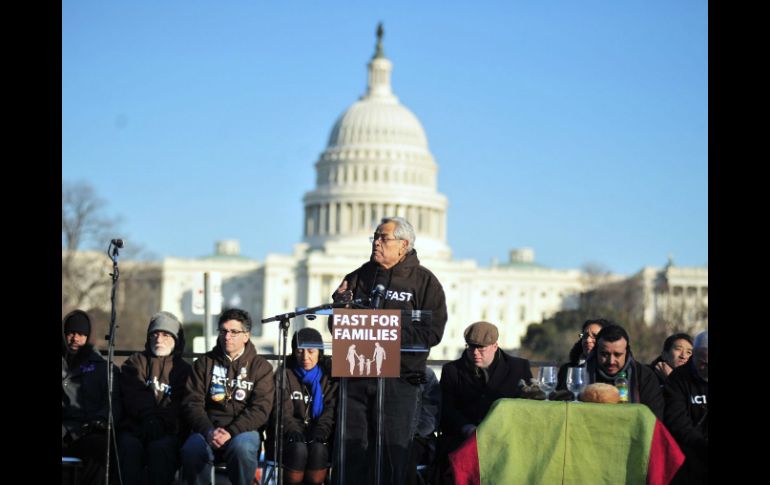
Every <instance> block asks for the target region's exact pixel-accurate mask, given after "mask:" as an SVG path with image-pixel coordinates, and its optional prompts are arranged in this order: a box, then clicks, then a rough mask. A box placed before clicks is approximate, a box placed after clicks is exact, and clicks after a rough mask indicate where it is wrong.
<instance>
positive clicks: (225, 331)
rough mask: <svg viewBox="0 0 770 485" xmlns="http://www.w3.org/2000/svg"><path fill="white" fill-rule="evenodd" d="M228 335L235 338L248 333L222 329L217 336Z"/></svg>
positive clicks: (246, 331)
mask: <svg viewBox="0 0 770 485" xmlns="http://www.w3.org/2000/svg"><path fill="white" fill-rule="evenodd" d="M228 333H229V334H230V335H232V336H233V337H236V336H238V335H240V334H242V333H249V332H248V330H225V329H224V328H223V329H222V330H220V331H219V335H221V336H223V337H224V336H225V335H227V334H228Z"/></svg>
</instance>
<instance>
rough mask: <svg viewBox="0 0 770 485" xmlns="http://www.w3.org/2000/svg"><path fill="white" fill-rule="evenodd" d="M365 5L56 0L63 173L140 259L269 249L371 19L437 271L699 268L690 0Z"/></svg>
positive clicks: (703, 171) (699, 146)
mask: <svg viewBox="0 0 770 485" xmlns="http://www.w3.org/2000/svg"><path fill="white" fill-rule="evenodd" d="M366 3H367V2H322V1H291V2H267V1H230V2H213V1H164V2H154V1H141V0H136V1H131V2H99V1H90V0H88V1H86V0H78V1H73V0H67V1H65V2H63V4H62V179H63V180H64V181H86V182H89V183H91V184H92V185H93V186H94V187H95V189H96V190H97V192H98V194H99V195H100V196H101V197H103V198H104V199H105V200H106V201H107V206H106V208H105V211H106V212H107V213H108V214H111V215H119V216H120V217H121V218H122V222H121V225H120V227H121V228H122V232H121V234H120V235H121V236H123V237H125V239H126V240H127V242H128V244H131V243H132V242H134V243H140V244H141V245H142V246H143V247H144V248H146V249H147V250H149V251H151V252H152V253H154V254H155V255H157V256H177V257H197V256H202V255H206V254H210V253H211V252H212V251H213V248H214V242H215V241H216V240H220V239H230V238H232V239H239V240H240V243H241V252H242V253H243V254H244V255H246V256H250V257H254V258H257V259H264V257H265V256H266V255H267V254H268V253H276V252H277V253H289V252H290V251H291V249H292V245H293V244H294V243H296V242H299V241H300V240H301V237H302V234H301V229H302V212H303V207H302V201H301V199H302V196H303V194H304V193H305V192H307V191H309V190H312V189H313V185H314V175H315V174H314V163H315V161H316V160H317V158H318V155H319V154H320V153H321V152H322V151H323V150H324V148H325V146H326V141H327V138H328V135H329V131H330V130H331V128H332V125H333V124H334V122H335V120H336V119H337V118H338V116H339V115H340V114H341V113H342V112H343V111H344V110H345V109H347V107H348V106H350V105H351V104H352V103H353V102H355V101H356V100H357V99H358V97H359V96H360V95H361V94H363V93H364V90H365V87H366V63H367V62H368V60H369V59H370V57H371V55H372V54H373V52H374V44H375V36H374V31H375V28H376V25H377V22H379V21H382V22H383V23H384V27H385V38H384V48H385V54H386V55H387V56H388V58H389V59H390V60H391V61H392V62H393V64H394V68H393V75H392V84H393V89H394V92H395V94H396V95H397V96H398V97H399V99H400V101H401V102H402V103H403V104H404V105H405V106H407V107H408V108H409V109H410V110H412V111H413V112H414V113H415V114H416V115H417V117H418V118H419V119H420V121H421V122H422V124H423V126H424V128H425V130H426V133H427V136H428V141H429V144H430V149H431V152H432V153H433V155H434V157H435V159H436V162H437V163H438V165H439V191H440V192H442V193H443V194H445V195H446V196H447V197H448V198H449V203H450V205H449V210H448V239H449V244H450V245H451V247H452V249H453V252H454V257H456V258H463V259H464V258H473V259H476V260H478V261H479V263H480V264H481V265H487V264H488V263H489V261H490V260H491V259H492V258H495V257H496V258H498V259H500V260H506V259H507V254H508V250H509V249H511V248H514V247H524V246H528V247H532V248H534V250H535V254H536V259H537V261H538V262H540V263H542V264H544V265H547V266H550V267H556V268H578V267H580V266H582V265H583V264H585V263H588V262H595V263H601V264H603V265H604V266H606V267H608V268H609V269H611V270H613V271H617V272H624V273H630V272H634V271H636V270H638V269H640V268H641V267H642V266H645V265H658V266H659V265H662V264H664V263H665V262H666V259H667V256H668V254H669V253H670V254H672V255H673V257H674V260H675V262H676V264H678V265H683V266H684V265H706V264H707V263H708V144H707V140H708V4H707V2H705V1H694V0H682V1H676V2H670V1H663V0H651V1H644V2H642V1H628V2H612V1H601V2H599V1H591V0H586V1H581V2H573V1H549V2H534V1H532V2H513V1H500V2H454V1H442V2H439V1H422V2H399V1H396V2H394V1H389V2H379V3H377V4H374V3H371V4H370V5H367V4H366ZM384 3H387V5H382V4H384ZM105 244H106V243H105ZM362 244H367V242H366V241H365V240H364V241H362ZM418 244H419V234H418Z"/></svg>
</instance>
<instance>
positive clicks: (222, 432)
mask: <svg viewBox="0 0 770 485" xmlns="http://www.w3.org/2000/svg"><path fill="white" fill-rule="evenodd" d="M230 438H232V436H230V433H228V432H227V430H226V429H224V428H214V429H212V430H211V431H209V434H208V436H207V437H206V440H207V441H208V442H209V445H211V447H212V448H214V449H215V450H218V449H220V448H222V447H223V446H225V443H227V442H228V441H230Z"/></svg>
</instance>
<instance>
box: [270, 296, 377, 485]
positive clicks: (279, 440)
mask: <svg viewBox="0 0 770 485" xmlns="http://www.w3.org/2000/svg"><path fill="white" fill-rule="evenodd" d="M361 303H362V302H361V300H354V301H349V302H346V303H342V302H340V303H327V304H324V305H319V306H315V307H311V308H305V309H303V310H297V311H294V312H289V313H282V314H279V315H275V316H273V317H270V318H263V319H262V323H263V324H264V323H270V322H279V323H278V328H279V329H280V331H281V335H280V336H279V340H278V355H279V356H280V361H281V372H280V373H279V374H278V387H277V389H276V392H277V393H278V398H277V399H276V403H275V405H274V407H275V410H276V411H275V437H274V438H273V439H274V442H273V449H274V450H275V455H276V456H274V457H273V461H275V463H276V470H277V476H278V485H283V395H284V393H285V392H286V353H287V352H286V341H287V339H288V334H289V320H291V319H292V318H294V317H299V316H302V315H310V314H315V313H317V312H319V311H321V310H329V309H331V308H345V307H346V306H348V305H350V304H353V305H361ZM276 405H277V406H276Z"/></svg>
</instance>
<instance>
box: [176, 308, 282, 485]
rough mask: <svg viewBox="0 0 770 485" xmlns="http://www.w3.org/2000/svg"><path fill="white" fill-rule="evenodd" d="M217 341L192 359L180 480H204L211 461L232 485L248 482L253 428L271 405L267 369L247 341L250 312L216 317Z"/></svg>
mask: <svg viewBox="0 0 770 485" xmlns="http://www.w3.org/2000/svg"><path fill="white" fill-rule="evenodd" d="M218 328H219V339H217V345H216V346H215V347H214V348H213V349H212V350H210V351H209V352H206V354H205V355H204V356H203V357H201V358H199V359H198V360H196V361H195V363H194V364H193V370H192V373H191V374H190V378H189V379H188V380H187V387H186V396H185V402H184V404H183V413H184V416H185V418H186V419H187V421H188V422H189V423H190V427H191V428H192V434H191V435H190V437H189V438H187V441H185V443H184V445H182V473H181V480H180V483H182V484H186V485H196V484H197V485H203V484H207V483H209V480H210V477H211V467H212V465H213V462H214V460H215V459H216V460H217V461H224V462H226V464H227V475H228V477H229V478H230V481H231V482H232V483H233V484H234V485H251V484H252V482H253V481H254V474H255V473H256V471H257V466H258V465H259V448H260V445H261V440H260V437H259V430H260V428H263V427H264V426H265V424H267V419H268V417H269V415H270V411H271V410H272V408H273V397H274V396H273V394H274V393H275V386H274V385H273V368H272V366H270V364H269V363H268V362H267V360H265V358H264V357H261V356H259V355H257V349H256V348H255V347H254V344H252V343H251V340H250V339H249V335H250V333H251V316H250V315H249V312H247V311H245V310H239V309H237V308H231V309H228V310H225V311H223V312H222V314H221V315H219V323H218Z"/></svg>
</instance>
